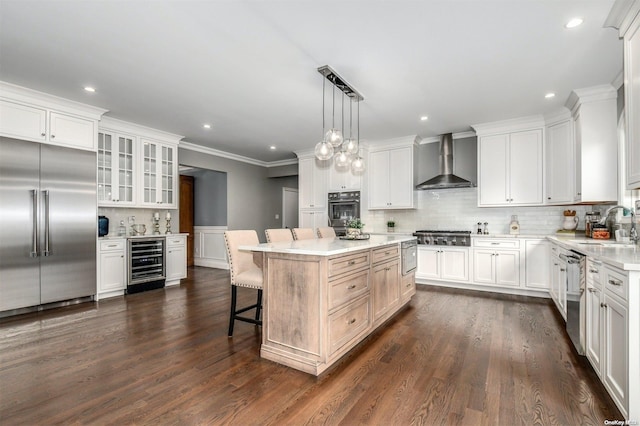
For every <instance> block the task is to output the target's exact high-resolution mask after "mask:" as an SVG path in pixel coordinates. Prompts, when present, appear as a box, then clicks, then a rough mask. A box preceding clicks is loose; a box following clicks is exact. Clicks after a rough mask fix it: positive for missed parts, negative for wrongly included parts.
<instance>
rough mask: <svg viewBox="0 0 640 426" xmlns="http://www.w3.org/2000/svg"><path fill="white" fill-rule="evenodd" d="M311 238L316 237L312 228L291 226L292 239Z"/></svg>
mask: <svg viewBox="0 0 640 426" xmlns="http://www.w3.org/2000/svg"><path fill="white" fill-rule="evenodd" d="M313 238H316V234H315V233H314V232H313V228H293V239H295V240H311V239H313Z"/></svg>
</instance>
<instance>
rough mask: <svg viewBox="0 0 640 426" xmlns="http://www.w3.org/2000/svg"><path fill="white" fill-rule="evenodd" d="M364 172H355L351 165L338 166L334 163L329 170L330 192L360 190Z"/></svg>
mask: <svg viewBox="0 0 640 426" xmlns="http://www.w3.org/2000/svg"><path fill="white" fill-rule="evenodd" d="M360 189H362V174H361V173H353V172H352V171H351V168H350V167H345V168H338V167H336V165H335V162H334V164H333V165H332V166H331V168H330V170H329V192H342V191H360Z"/></svg>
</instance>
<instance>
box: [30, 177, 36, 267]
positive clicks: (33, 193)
mask: <svg viewBox="0 0 640 426" xmlns="http://www.w3.org/2000/svg"><path fill="white" fill-rule="evenodd" d="M31 203H32V205H33V206H32V208H33V210H32V212H33V229H32V237H33V238H32V241H31V253H29V256H31V257H37V256H38V190H37V189H32V190H31Z"/></svg>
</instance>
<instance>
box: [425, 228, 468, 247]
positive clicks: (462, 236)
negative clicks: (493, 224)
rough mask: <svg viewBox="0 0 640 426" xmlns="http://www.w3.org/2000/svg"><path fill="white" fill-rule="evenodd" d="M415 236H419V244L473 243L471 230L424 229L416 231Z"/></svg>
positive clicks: (458, 244)
mask: <svg viewBox="0 0 640 426" xmlns="http://www.w3.org/2000/svg"><path fill="white" fill-rule="evenodd" d="M413 236H414V237H418V244H426V245H431V246H458V247H469V246H470V245H471V231H439V230H422V231H416V232H414V233H413Z"/></svg>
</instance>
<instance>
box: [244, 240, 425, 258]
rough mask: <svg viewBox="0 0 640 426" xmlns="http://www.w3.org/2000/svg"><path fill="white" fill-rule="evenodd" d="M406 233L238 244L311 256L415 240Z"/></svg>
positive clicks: (255, 249)
mask: <svg viewBox="0 0 640 426" xmlns="http://www.w3.org/2000/svg"><path fill="white" fill-rule="evenodd" d="M415 239H416V237H413V236H408V235H371V238H369V239H368V240H341V239H339V238H314V239H310V240H296V241H286V242H278V243H262V244H258V245H257V246H240V247H239V249H240V250H248V251H262V252H267V253H288V254H306V255H312V256H333V255H335V254H344V253H350V252H354V251H358V250H365V249H370V248H375V247H378V246H384V245H388V244H393V243H400V242H402V241H411V240H415Z"/></svg>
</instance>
